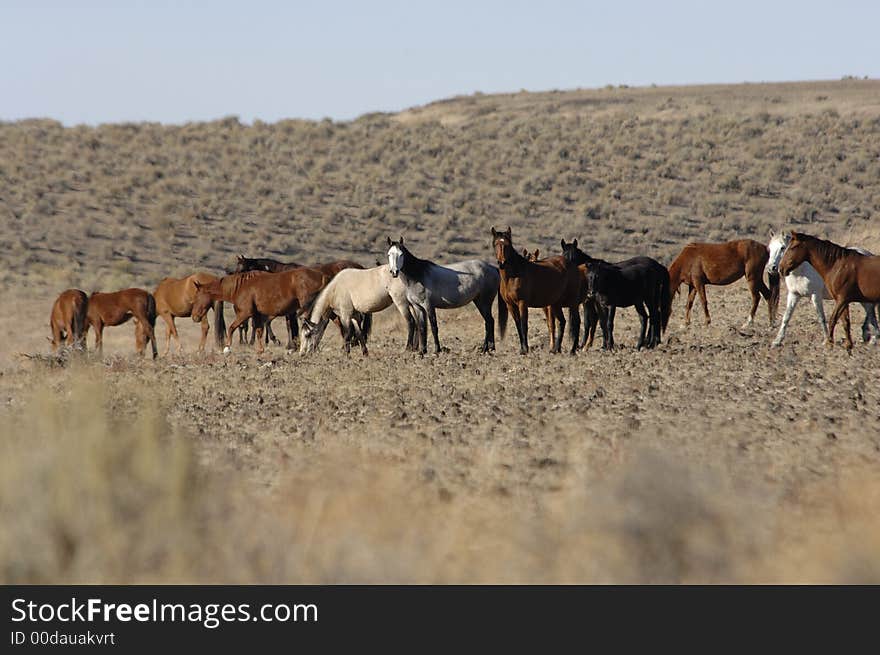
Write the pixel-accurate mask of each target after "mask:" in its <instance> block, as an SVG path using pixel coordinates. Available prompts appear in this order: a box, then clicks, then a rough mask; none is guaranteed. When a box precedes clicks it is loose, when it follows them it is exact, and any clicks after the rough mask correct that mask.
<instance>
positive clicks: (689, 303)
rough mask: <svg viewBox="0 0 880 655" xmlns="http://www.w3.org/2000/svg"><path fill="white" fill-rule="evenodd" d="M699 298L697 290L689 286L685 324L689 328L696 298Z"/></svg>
mask: <svg viewBox="0 0 880 655" xmlns="http://www.w3.org/2000/svg"><path fill="white" fill-rule="evenodd" d="M696 297H697V288H696V287H695V286H692V285H690V284H689V285H688V300H687V305H686V306H685V309H684V324H685V326H688V325H690V324H691V308H692V307H693V306H694V298H696Z"/></svg>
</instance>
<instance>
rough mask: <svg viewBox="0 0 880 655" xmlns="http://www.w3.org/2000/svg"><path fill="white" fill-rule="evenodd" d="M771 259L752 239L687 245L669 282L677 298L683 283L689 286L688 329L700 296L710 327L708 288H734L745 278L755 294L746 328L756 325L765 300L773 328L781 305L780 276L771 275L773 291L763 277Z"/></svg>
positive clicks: (673, 268) (686, 316)
mask: <svg viewBox="0 0 880 655" xmlns="http://www.w3.org/2000/svg"><path fill="white" fill-rule="evenodd" d="M768 258H769V253H768V252H767V247H766V246H765V245H764V244H763V243H758V242H757V241H754V240H752V239H740V240H739V241H727V242H726V243H689V244H687V245H686V246H685V247H684V248H683V249H682V251H681V253H679V255H678V257H676V258H675V261H673V262H672V264H670V266H669V282H670V284H671V288H672V295H673V298H674V297H675V295H676V294H677V293H678V288H679V287H680V286H681V285H682V283H684V284H687V285H688V288H689V290H690V292H689V293H688V300H687V308H686V310H685V325H690V323H691V307H693V305H694V297H695V296H696V294H697V293H699V294H700V300H701V301H702V303H703V313H704V314H705V315H706V325H709V324H710V323H711V322H712V319H711V318H710V317H709V304H708V302H707V300H706V285H707V284H717V285H725V284H731V283H733V282H736V281H737V280H738V279H740V278H741V277H743V276H745V278H746V282H748V284H749V291H750V292H751V294H752V309H751V311H750V312H749V317H748V319H746V322H745V323H744V324H743V327H749V326H750V325H751V324H752V322H753V321H754V319H755V312H756V311H757V310H758V303H759V302H760V300H761V297H763V298H764V300H765V301H767V310H768V312H769V314H770V325H771V326H772V325H773V324H774V323H775V321H776V310H777V307H778V305H779V274H778V273H777V274H773V273H770V274H769V275H768V277H769V283H770V286H769V288H768V286H767V285H765V284H764V279H763V275H764V269H765V267H766V266H767V260H768Z"/></svg>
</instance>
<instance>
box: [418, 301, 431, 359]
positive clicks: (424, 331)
mask: <svg viewBox="0 0 880 655" xmlns="http://www.w3.org/2000/svg"><path fill="white" fill-rule="evenodd" d="M416 307H417V308H418V311H419V317H418V321H419V354H422V355H426V354H427V353H428V313H427V311H426V310H425V308H424V307H422V306H421V305H416Z"/></svg>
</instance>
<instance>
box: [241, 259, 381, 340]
mask: <svg viewBox="0 0 880 655" xmlns="http://www.w3.org/2000/svg"><path fill="white" fill-rule="evenodd" d="M302 267H303V264H299V263H297V262H280V261H278V260H277V259H269V258H267V257H258V258H250V257H245V256H244V255H241V254H239V255H238V259H237V260H236V263H235V269H233V271H232V272H233V273H245V272H247V271H266V272H267V273H284V272H285V271H292V270H294V269H296V268H302ZM309 268H314V269H317V270H319V271H321V272H322V273H324V274H325V275H326V276H327V277H328V278H332V277H333V276H334V275H336V274H337V273H338V272H339V271H342V270H345V269H347V268H359V269H363V268H364V267H363V266H361V265H360V264H358V263H357V262H353V261H351V260H348V259H340V260H338V261H334V262H326V263H323V264H313V265H311V266H310V267H309ZM334 320H335V322H336V324H337V325H338V326H339V333H340V334H342V333H343V329H342V323H340V322H339V321H338V320H336V319H334ZM242 325H243V326H244V327H245V330H246V329H247V323H243V324H242ZM287 332H288V343H293V342H295V341H296V340H297V339H298V338H299V326H298V325H297V322H296V317H293V318H288V320H287ZM240 336H241V334H239V337H240ZM266 338H267V339H271V340H272V341H274V342H275V343H280V342H279V341H278V339H276V338H275V335H274V334H273V333H272V327H271V325H270V324H269V323H267V324H266ZM253 342H254V334H253V332H252V333H251V344H253Z"/></svg>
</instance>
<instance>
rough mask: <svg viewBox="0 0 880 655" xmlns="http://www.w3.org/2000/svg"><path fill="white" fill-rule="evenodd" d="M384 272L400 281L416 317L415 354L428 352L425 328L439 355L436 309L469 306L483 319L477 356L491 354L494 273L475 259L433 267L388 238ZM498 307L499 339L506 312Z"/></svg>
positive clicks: (496, 280)
mask: <svg viewBox="0 0 880 655" xmlns="http://www.w3.org/2000/svg"><path fill="white" fill-rule="evenodd" d="M388 270H389V271H390V273H391V277H394V278H396V277H400V279H401V281H402V282H403V284H404V286H405V287H406V299H407V300H408V301H409V303H410V305H411V306H413V307H415V308H416V309H417V310H418V312H419V313H420V315H419V320H418V323H419V352H421V353H422V354H425V353H426V352H427V351H428V327H427V324H428V323H430V324H431V334H432V335H433V337H434V352H435V353H439V352H440V338H439V336H438V334H437V311H436V310H437V309H454V308H456V307H464V306H465V305H467V304H468V303H471V302H473V303H474V305H476V307H477V310H479V312H480V315H481V316H482V317H483V324H484V327H485V336H484V337H483V345H482V347H481V348H480V352H484V353H485V352H489V351H493V350H495V320H494V319H493V318H492V302H493V301H494V300H495V298H496V297H497V296H498V285H499V283H500V281H501V277H500V276H499V274H498V269H497V268H495V267H494V266H492V265H491V264H487V263H486V262H484V261H481V260H479V259H470V260H468V261H464V262H458V263H456V264H449V265H448V266H441V265H440V264H435V263H434V262H432V261H429V260H427V259H420V258H418V257H416V256H415V255H413V254H412V253H411V252H410V251H409V250H408V249H407V247H406V246H405V245H404V243H403V237H400V240H399V241H392V240H391V238H390V237H388ZM501 304H502V303H500V302H499V303H498V329H499V334H500V335H501V337H502V338H503V337H504V331H505V328H506V327H507V312H506V311H504V309H502V308H501Z"/></svg>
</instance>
